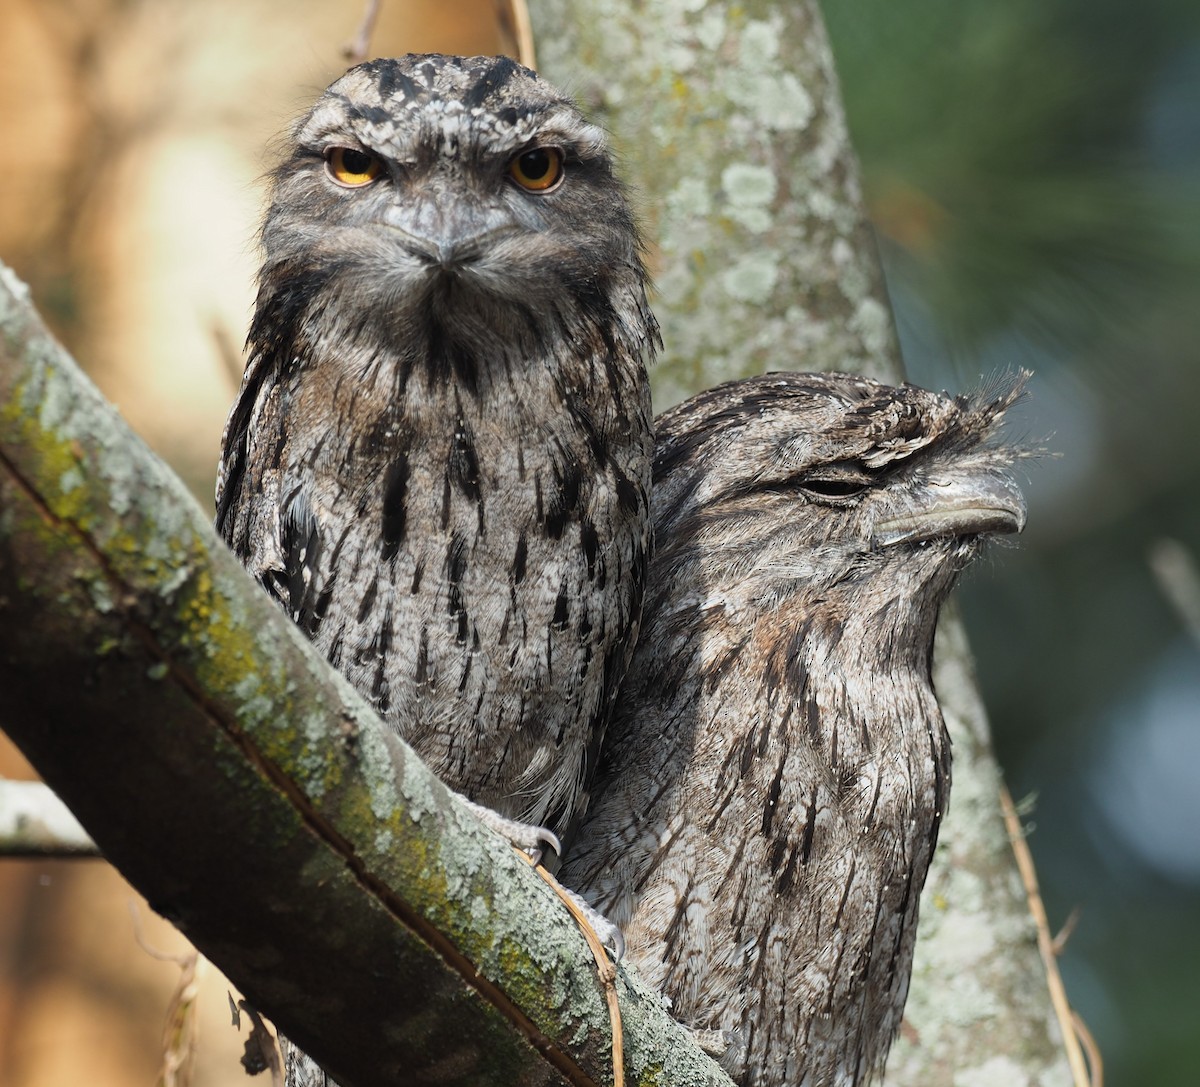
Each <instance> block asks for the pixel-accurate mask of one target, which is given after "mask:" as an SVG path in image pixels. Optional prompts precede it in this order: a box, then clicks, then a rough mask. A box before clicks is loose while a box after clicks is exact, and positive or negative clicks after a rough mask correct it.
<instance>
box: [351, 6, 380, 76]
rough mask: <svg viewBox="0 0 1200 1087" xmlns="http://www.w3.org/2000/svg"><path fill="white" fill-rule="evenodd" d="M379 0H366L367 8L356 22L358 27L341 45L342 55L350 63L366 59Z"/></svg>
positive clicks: (373, 31)
mask: <svg viewBox="0 0 1200 1087" xmlns="http://www.w3.org/2000/svg"><path fill="white" fill-rule="evenodd" d="M379 8H380V0H367V10H366V11H364V12H363V17H362V19H361V21H360V22H359V24H358V29H357V30H356V31H355V32H354V37H353V38H351V39H350V40H349V41H348V42H347V43H346V44H345V45H343V46H342V56H344V57H345V58H346V59H347V60H348V61H349V62H350V63H351V64H361V63H362V62H363V61H364V60H366V59H367V51H368V50H369V49H370V48H371V35H372V34H374V33H375V20H376V19H378V18H379Z"/></svg>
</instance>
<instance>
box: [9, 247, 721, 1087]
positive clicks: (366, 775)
mask: <svg viewBox="0 0 1200 1087" xmlns="http://www.w3.org/2000/svg"><path fill="white" fill-rule="evenodd" d="M24 294H25V292H24V288H23V287H21V285H20V284H18V283H17V282H16V281H15V279H14V278H13V277H12V275H11V273H9V272H8V270H7V269H4V268H3V266H2V265H0V619H2V622H0V690H3V692H4V699H3V712H4V720H3V725H4V728H5V731H6V732H8V733H9V735H10V736H11V737H12V738H13V739H14V740H15V741H16V742H17V744H18V745H19V746H20V747H21V749H22V751H23V752H24V753H25V755H26V756H27V757H28V758H29V760H30V762H32V763H33V765H34V766H35V767H36V768H37V770H38V771H39V772H40V773H41V774H42V776H43V777H44V778H45V779H46V781H47V783H48V784H49V785H50V786H51V787H52V788H53V789H54V790H55V792H57V793H58V794H59V796H61V797H62V798H63V800H64V801H65V802H66V803H67V804H68V805H69V806H70V808H71V810H72V811H73V812H74V813H75V815H76V816H78V818H79V821H80V822H81V823H82V824H83V826H84V827H85V828H86V829H87V831H88V832H89V833H90V834H91V836H92V837H93V838H94V839H95V841H96V843H97V844H98V845H99V847H100V848H101V850H102V851H103V853H104V855H105V856H106V857H107V858H108V859H109V860H111V861H112V862H113V863H114V864H115V865H116V866H117V867H118V868H119V869H120V870H121V871H122V873H123V874H124V875H125V876H126V878H128V879H129V881H130V882H131V883H132V884H133V885H134V886H135V887H137V888H138V889H139V890H140V891H141V892H142V893H143V894H145V895H146V897H147V898H148V899H149V901H150V902H151V904H152V905H153V906H154V908H155V909H157V910H158V911H159V912H161V913H162V914H164V915H165V916H166V917H168V918H169V919H171V920H172V921H174V922H175V923H176V924H177V925H178V926H179V927H180V928H181V929H182V930H183V932H184V933H185V934H186V935H187V936H188V937H189V938H190V939H191V940H192V941H193V942H194V943H195V944H196V945H197V947H198V948H199V949H200V950H201V951H203V952H204V954H206V955H207V956H208V957H209V958H211V959H212V960H213V961H214V962H215V963H217V965H218V966H220V967H221V969H222V970H224V971H225V972H226V974H227V975H228V976H229V977H230V979H231V980H232V981H233V982H234V983H235V984H237V985H238V986H239V987H240V988H241V989H242V990H243V992H245V993H246V995H247V996H248V997H249V999H250V1001H251V1002H252V1004H254V1005H255V1006H256V1007H257V1008H258V1009H259V1010H261V1011H262V1012H264V1013H265V1014H267V1015H269V1016H271V1017H272V1018H273V1019H274V1020H275V1021H276V1022H277V1023H278V1025H279V1026H280V1027H281V1028H282V1029H283V1030H284V1031H285V1032H286V1033H287V1034H288V1035H289V1036H290V1037H291V1038H293V1039H295V1040H296V1041H297V1042H298V1043H299V1044H301V1045H302V1046H303V1047H304V1048H305V1049H306V1050H307V1051H308V1052H309V1053H311V1054H312V1055H313V1056H314V1057H315V1058H316V1059H318V1060H319V1061H321V1063H322V1064H323V1065H324V1066H325V1067H326V1068H328V1069H329V1070H330V1071H331V1072H333V1073H334V1074H335V1075H336V1076H337V1078H338V1080H339V1081H340V1082H341V1083H342V1084H343V1085H344V1087H368V1085H372V1084H400V1083H409V1082H429V1081H430V1080H437V1081H438V1082H454V1083H460V1084H492V1083H495V1084H505V1085H509V1084H518V1083H519V1084H540V1083H571V1084H593V1083H594V1084H601V1083H606V1082H611V1078H612V1076H611V1048H610V1045H611V1040H610V1033H609V1018H608V1011H607V1008H606V1005H605V1000H604V993H603V991H602V989H601V986H600V984H599V982H598V981H597V979H596V968H595V963H594V960H593V959H592V957H591V955H590V953H589V952H588V949H587V946H586V944H585V942H584V940H583V938H582V937H581V936H580V934H579V933H578V931H577V930H576V929H575V928H574V925H573V923H572V922H571V921H570V919H569V917H568V916H567V914H566V911H565V910H564V909H563V908H562V906H561V904H560V903H559V901H558V900H557V899H556V898H554V896H553V895H552V894H551V892H550V891H549V890H548V889H547V887H546V886H545V885H544V884H543V883H542V881H541V880H539V879H538V878H537V877H536V876H535V875H534V874H533V873H532V872H530V871H529V870H528V868H527V866H526V865H525V864H523V863H522V861H521V860H520V859H519V858H517V857H516V856H515V855H514V853H513V851H512V850H511V849H510V848H509V846H508V845H507V844H505V843H504V842H503V841H501V840H500V839H499V838H497V837H496V836H495V835H493V834H492V833H491V832H489V831H487V830H485V829H484V828H483V827H482V826H480V825H479V824H478V823H476V822H475V820H474V819H473V818H472V817H471V816H470V815H469V814H468V813H467V812H466V811H465V809H464V808H463V807H462V806H461V805H460V804H458V803H457V801H456V800H455V799H454V798H453V797H452V796H451V795H450V794H448V793H447V791H446V789H445V788H444V787H443V786H442V785H441V784H440V783H439V782H438V781H437V780H436V778H434V777H433V776H432V775H431V774H430V773H429V772H428V771H427V770H426V769H425V768H424V767H423V766H422V765H421V763H420V762H419V760H417V759H416V757H415V756H414V755H413V754H412V753H411V751H409V750H408V749H407V748H406V747H405V746H404V745H403V744H402V743H400V742H399V741H398V740H397V739H396V738H395V737H394V736H392V735H391V734H390V733H389V732H388V731H387V730H386V729H385V728H384V727H383V725H382V724H381V723H380V722H379V720H378V719H377V718H376V717H375V716H374V715H373V713H372V712H371V711H370V710H369V708H367V707H366V706H365V705H364V704H363V703H362V702H361V700H360V699H359V698H358V697H357V695H356V694H355V693H354V692H353V691H352V690H351V689H350V687H349V686H348V685H347V684H346V683H345V682H344V681H343V680H342V679H341V678H340V677H339V676H337V675H336V674H335V673H334V672H333V671H332V670H331V669H330V668H329V667H328V665H327V664H326V663H325V662H324V661H323V660H321V659H320V658H319V657H318V656H317V655H316V654H315V653H314V652H313V650H312V648H311V647H310V646H309V645H308V643H307V642H306V641H305V640H304V638H303V637H302V636H301V635H300V634H299V633H298V632H297V630H296V629H295V627H294V626H293V625H292V624H291V623H290V622H289V621H288V620H287V618H286V617H285V616H284V615H283V613H282V612H281V611H279V609H278V608H276V607H275V606H274V604H272V603H271V601H270V600H269V599H268V598H267V597H266V595H265V594H264V593H262V592H261V590H259V588H258V587H257V586H255V585H254V584H253V582H252V581H251V580H250V579H249V578H248V577H247V575H246V574H245V572H244V571H243V570H242V568H241V567H240V565H239V564H238V563H237V561H236V559H235V558H234V557H233V556H232V555H231V554H230V553H229V552H228V551H227V549H226V548H225V546H224V544H223V543H221V542H220V541H219V540H218V539H217V537H216V536H215V535H214V533H213V532H212V531H211V529H210V528H209V524H208V518H207V516H206V515H205V514H204V513H203V512H202V511H201V510H200V508H199V507H198V506H197V505H196V503H195V502H194V500H193V499H192V498H191V497H190V495H188V493H187V492H186V490H185V489H184V487H183V485H182V484H181V483H180V482H178V481H177V480H176V479H175V478H174V477H173V476H172V475H171V474H170V472H169V471H168V470H167V469H166V468H165V467H164V466H163V465H162V464H161V463H160V462H159V461H158V460H157V459H156V458H155V457H154V456H153V455H152V454H150V453H149V451H148V450H146V449H145V447H144V446H143V445H142V443H141V442H140V441H139V440H138V439H137V438H136V437H135V436H134V435H133V434H131V433H130V432H129V431H128V429H127V428H126V427H125V425H124V424H123V423H122V421H121V420H120V418H119V416H118V415H117V414H116V412H115V411H114V410H113V409H112V407H111V406H109V405H108V404H106V403H105V402H104V401H103V399H102V398H101V397H100V395H99V393H98V392H97V391H96V390H95V388H94V387H93V386H92V385H91V384H90V383H89V382H88V381H87V379H86V378H84V377H83V375H82V374H81V373H80V372H79V371H78V369H77V368H76V367H75V365H74V364H73V363H72V362H71V360H70V359H69V358H68V357H67V355H66V354H65V353H64V352H63V351H62V349H61V348H60V347H59V346H58V345H57V344H56V343H55V342H54V341H53V340H52V339H51V338H50V337H49V335H48V334H47V333H46V331H45V329H44V328H43V327H42V326H41V323H40V321H39V320H38V319H37V317H36V314H35V313H34V312H33V310H32V308H31V307H30V305H29V304H28V302H27V300H26V299H25V297H24ZM618 985H619V986H620V995H621V1005H622V1011H623V1018H624V1026H625V1054H626V1065H625V1071H626V1076H627V1077H628V1079H629V1080H630V1082H634V1083H639V1082H648V1081H650V1080H653V1081H654V1082H656V1083H660V1084H664V1085H666V1084H689V1085H690V1084H720V1083H726V1084H727V1083H728V1080H727V1079H725V1077H723V1076H722V1075H721V1073H720V1072H719V1070H718V1069H717V1068H716V1066H715V1065H714V1064H713V1063H712V1062H711V1061H709V1060H708V1059H707V1058H705V1057H704V1056H703V1055H702V1054H701V1053H700V1052H699V1051H698V1050H697V1049H696V1048H695V1047H694V1046H693V1045H692V1044H691V1043H690V1040H689V1039H688V1038H687V1037H686V1036H685V1035H684V1033H683V1032H682V1031H681V1030H680V1029H679V1028H678V1027H677V1026H676V1025H675V1024H674V1023H673V1022H672V1021H671V1020H670V1018H669V1017H668V1016H667V1015H666V1014H665V1013H664V1012H663V1010H662V1008H661V1006H660V1005H659V1003H658V1001H657V1000H656V999H655V998H654V997H653V996H652V995H651V994H649V993H647V992H646V990H645V989H644V988H641V987H639V986H638V984H637V983H636V981H634V980H632V979H630V978H629V977H627V976H626V975H625V974H624V972H622V973H621V977H620V978H619V979H618Z"/></svg>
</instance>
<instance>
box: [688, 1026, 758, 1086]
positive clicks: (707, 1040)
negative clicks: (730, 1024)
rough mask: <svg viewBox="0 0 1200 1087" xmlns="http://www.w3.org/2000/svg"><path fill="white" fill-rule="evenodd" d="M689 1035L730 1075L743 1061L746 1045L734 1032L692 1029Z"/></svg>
mask: <svg viewBox="0 0 1200 1087" xmlns="http://www.w3.org/2000/svg"><path fill="white" fill-rule="evenodd" d="M691 1034H692V1037H693V1038H694V1039H695V1040H696V1044H697V1045H698V1046H699V1047H700V1048H701V1049H702V1050H704V1052H705V1053H707V1054H708V1055H709V1056H710V1057H712V1059H713V1060H715V1061H717V1062H718V1063H719V1064H720V1065H721V1067H722V1068H724V1069H725V1071H726V1072H729V1074H730V1075H733V1072H734V1070H735V1069H737V1068H740V1067H741V1065H742V1063H743V1061H744V1060H745V1057H746V1043H745V1040H744V1039H743V1038H742V1035H741V1034H740V1033H739V1032H738V1031H736V1030H700V1029H697V1028H695V1027H693V1028H691Z"/></svg>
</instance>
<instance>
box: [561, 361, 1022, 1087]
mask: <svg viewBox="0 0 1200 1087" xmlns="http://www.w3.org/2000/svg"><path fill="white" fill-rule="evenodd" d="M1020 384H1021V383H1020V381H1018V382H1013V383H1010V384H1008V385H1006V386H1005V387H1003V388H1000V389H998V390H996V391H995V392H994V393H992V394H990V395H980V396H979V397H976V398H974V399H968V398H964V397H955V398H951V397H949V396H945V395H938V394H936V393H931V392H926V391H924V390H922V389H918V388H914V387H912V386H909V385H904V386H901V387H899V388H891V387H889V386H886V385H881V384H879V383H877V382H874V381H870V380H867V379H866V378H860V377H852V376H848V375H838V374H829V375H824V374H768V375H765V376H762V377H757V378H752V379H750V380H746V381H739V382H733V383H730V384H727V385H722V386H720V387H718V388H716V389H712V390H710V391H708V392H705V393H701V394H700V395H699V396H696V397H694V398H693V399H691V400H689V401H687V402H686V403H684V404H681V405H679V406H678V407H676V408H673V409H672V410H670V411H668V412H666V413H665V414H664V415H662V416H660V417H659V419H658V420H657V427H658V446H657V451H656V455H655V465H654V490H653V498H652V502H651V508H652V512H653V517H654V527H655V539H656V553H655V557H654V560H653V562H652V563H651V569H650V581H649V588H648V590H647V598H646V611H645V618H644V623H643V630H642V636H641V640H640V641H639V644H638V648H637V652H636V653H635V656H634V660H633V662H632V664H631V665H630V670H629V674H628V676H627V677H626V681H625V684H624V686H623V688H622V690H621V694H620V698H619V703H618V707H617V710H616V714H615V716H614V718H613V721H612V724H611V726H610V728H609V730H608V734H607V737H606V740H605V743H604V747H603V749H602V754H601V761H600V770H599V775H598V778H597V780H596V781H595V783H594V784H593V803H592V807H591V809H590V810H589V812H588V815H587V818H586V820H585V822H584V823H583V825H582V827H581V829H580V831H579V836H578V838H577V840H576V842H575V844H574V845H573V846H572V847H571V848H570V849H569V850H568V856H567V859H566V863H565V865H564V868H563V870H562V872H561V873H560V878H561V879H562V880H563V882H564V883H565V884H566V885H567V886H570V887H573V888H575V889H576V890H578V891H580V892H582V893H583V894H584V896H585V897H586V898H587V899H588V900H589V901H591V902H592V903H593V905H595V906H596V907H597V908H598V909H599V910H600V911H601V912H602V913H604V914H605V916H607V917H608V919H609V920H610V921H612V922H614V923H615V924H617V925H618V926H620V927H621V928H622V930H623V931H624V934H625V939H626V946H627V949H628V951H627V961H629V962H631V963H632V964H633V965H634V966H635V967H636V968H637V969H638V971H639V973H640V974H641V975H642V977H643V978H645V979H646V980H647V981H649V982H650V983H651V984H653V985H655V986H657V987H658V988H659V989H660V990H661V991H662V993H663V994H664V995H665V996H666V998H667V999H668V1000H669V1003H670V1008H671V1011H672V1014H674V1015H675V1016H676V1017H677V1018H679V1019H680V1021H682V1022H683V1023H685V1024H687V1025H689V1026H691V1027H692V1028H694V1029H695V1030H696V1031H697V1032H698V1034H699V1035H700V1038H701V1040H702V1043H704V1044H706V1047H707V1048H710V1049H711V1050H712V1051H714V1053H718V1054H720V1059H721V1063H722V1064H723V1065H724V1067H725V1068H726V1070H727V1071H728V1072H729V1073H730V1074H731V1075H732V1076H733V1077H734V1078H735V1079H736V1080H737V1081H738V1082H739V1083H740V1084H743V1085H745V1087H784V1085H787V1087H835V1085H836V1087H843V1085H851V1084H863V1083H866V1082H868V1081H869V1080H871V1079H872V1077H874V1076H875V1075H876V1074H877V1073H879V1072H880V1070H881V1068H882V1066H883V1062H884V1058H885V1056H886V1055H887V1051H888V1047H889V1046H890V1044H891V1041H892V1039H893V1037H894V1036H895V1034H896V1031H897V1030H898V1028H899V1026H900V1020H901V1014H902V1011H903V1008H904V1002H905V997H906V995H907V992H908V983H909V975H910V970H911V965H912V955H913V945H914V942H915V939H916V927H917V903H918V898H919V896H920V891H921V886H922V884H923V883H924V881H925V875H926V872H927V870H928V868H929V863H930V859H931V858H932V856H933V850H934V845H935V843H936V840H937V832H938V823H939V820H940V819H941V816H942V813H943V812H944V810H945V807H946V802H947V797H948V791H949V785H950V743H949V738H948V737H947V735H946V730H945V726H944V724H943V721H942V715H941V711H940V709H939V707H938V702H937V698H936V696H935V694H934V690H933V683H932V679H931V675H930V658H931V655H932V649H933V637H934V629H935V626H936V623H937V617H938V610H939V607H940V605H941V604H942V602H943V600H944V599H945V598H946V596H947V594H948V593H949V592H950V589H951V587H952V586H953V584H954V582H955V580H956V578H957V577H958V575H959V573H960V571H961V570H962V569H963V568H964V567H965V566H966V565H967V564H968V563H969V562H970V561H971V559H972V558H973V557H974V556H975V555H977V554H978V553H979V550H980V547H981V544H982V543H983V541H984V540H986V539H987V538H988V537H989V536H992V535H994V534H997V533H1011V532H1017V531H1020V529H1021V527H1022V526H1023V524H1024V520H1025V506H1024V502H1023V500H1022V497H1021V494H1020V492H1019V491H1018V489H1017V488H1016V486H1015V485H1014V483H1013V481H1012V478H1011V471H1010V470H1011V466H1012V464H1013V460H1014V456H1015V455H1016V454H1015V453H1014V450H1013V449H1012V448H1011V447H1006V446H1005V445H1003V444H1001V443H1000V442H999V441H998V439H997V436H996V431H997V427H998V424H999V422H1000V418H1001V416H1002V415H1003V413H1004V411H1005V409H1006V408H1007V407H1008V406H1009V405H1010V404H1011V403H1012V402H1013V401H1014V399H1015V398H1016V396H1017V394H1018V391H1019V388H1020Z"/></svg>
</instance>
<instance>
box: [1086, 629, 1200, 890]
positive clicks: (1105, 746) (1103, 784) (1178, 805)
mask: <svg viewBox="0 0 1200 1087" xmlns="http://www.w3.org/2000/svg"><path fill="white" fill-rule="evenodd" d="M1102 737H1103V739H1102V741H1101V744H1100V746H1099V750H1098V752H1097V756H1096V761H1095V763H1094V765H1093V767H1092V768H1091V770H1090V772H1089V775H1088V792H1089V794H1090V795H1091V797H1092V798H1093V800H1094V802H1095V804H1096V806H1097V807H1098V808H1099V810H1100V811H1101V812H1102V813H1103V815H1104V817H1105V821H1106V823H1107V824H1108V828H1109V831H1110V832H1111V834H1112V835H1113V836H1114V837H1116V838H1118V839H1120V840H1121V841H1122V842H1123V844H1124V845H1125V846H1126V847H1127V848H1128V849H1129V850H1130V851H1131V852H1133V853H1134V854H1135V855H1136V856H1137V857H1138V858H1139V859H1140V860H1141V861H1142V862H1143V863H1145V864H1146V865H1147V866H1149V867H1150V868H1153V869H1154V870H1155V871H1157V872H1158V873H1159V874H1160V875H1162V876H1164V877H1166V878H1168V879H1172V880H1175V881H1177V882H1180V883H1189V884H1200V832H1198V830H1197V828H1200V788H1198V787H1197V767H1200V656H1198V655H1197V651H1196V647H1195V645H1194V644H1193V643H1191V642H1189V641H1185V640H1183V639H1180V641H1179V642H1178V643H1177V644H1176V645H1175V646H1174V647H1173V648H1172V649H1171V650H1169V651H1168V652H1167V653H1165V654H1164V655H1163V656H1162V658H1161V659H1160V660H1159V661H1158V663H1157V664H1156V665H1155V666H1154V667H1152V668H1149V669H1147V670H1146V671H1145V672H1144V673H1143V674H1142V676H1141V677H1140V681H1139V686H1138V688H1137V689H1136V690H1135V691H1134V692H1133V693H1132V694H1131V695H1130V696H1129V697H1128V698H1125V699H1122V700H1121V701H1120V702H1119V703H1118V704H1117V705H1116V706H1115V707H1114V709H1113V711H1112V713H1111V716H1110V720H1109V721H1108V722H1107V727H1106V728H1105V729H1104V730H1103V732H1102Z"/></svg>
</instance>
